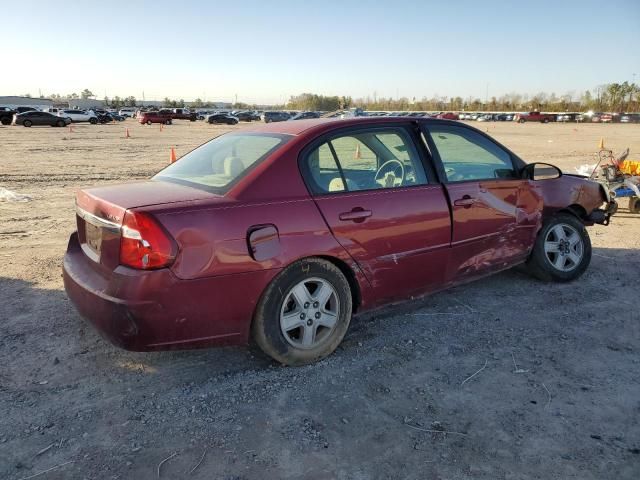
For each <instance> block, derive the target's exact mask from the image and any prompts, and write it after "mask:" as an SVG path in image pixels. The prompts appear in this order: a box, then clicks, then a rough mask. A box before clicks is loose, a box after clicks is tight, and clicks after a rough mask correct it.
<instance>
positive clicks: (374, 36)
mask: <svg viewBox="0 0 640 480" xmlns="http://www.w3.org/2000/svg"><path fill="white" fill-rule="evenodd" d="M0 18H1V21H0V32H2V38H3V40H2V43H1V44H0V65H2V74H0V95H19V94H23V93H31V94H32V95H38V93H39V91H41V92H42V94H43V95H45V96H46V95H50V94H52V93H60V94H65V93H71V92H78V93H79V92H80V91H81V90H82V89H84V88H89V89H90V90H91V91H93V92H94V93H95V94H97V95H98V97H99V98H102V97H103V96H104V95H105V93H106V95H108V96H110V97H113V96H115V95H120V96H128V95H134V96H135V97H136V98H142V92H143V91H144V94H145V98H146V99H147V100H150V99H163V98H164V97H166V96H168V97H171V98H184V99H185V100H193V99H195V98H197V97H200V98H203V99H205V98H206V99H207V100H227V101H229V100H233V98H234V95H235V94H237V95H238V100H239V101H245V102H249V103H254V102H255V103H275V102H283V101H284V100H286V99H288V98H289V96H290V95H294V94H298V93H302V92H314V93H321V94H327V95H351V96H352V97H354V98H357V97H366V96H367V95H368V96H370V97H373V95H374V92H375V93H376V94H377V96H378V97H382V96H392V97H396V95H399V96H405V97H409V98H411V97H414V96H415V97H416V98H418V99H419V98H422V97H431V96H433V95H436V94H437V95H440V96H454V95H460V96H462V97H463V98H466V97H468V96H475V97H478V98H481V99H484V97H485V95H486V93H487V85H488V93H489V96H490V97H491V96H493V95H495V96H500V95H501V94H504V93H508V92H514V91H515V92H519V93H529V94H535V93H538V92H540V91H546V92H548V93H551V92H555V93H556V94H557V95H562V94H565V93H567V92H569V91H576V92H580V91H582V90H585V89H593V88H594V87H595V86H597V85H600V84H604V83H609V82H616V81H617V82H622V81H624V80H628V81H632V80H633V79H634V76H633V74H634V73H635V74H637V75H636V76H635V80H636V83H640V0H609V1H607V2H602V1H594V0H575V1H574V0H555V1H547V0H537V1H533V2H532V1H519V0H514V1H506V0H505V1H491V0H480V1H462V0H461V1H456V0H448V1H442V0H438V1H428V0H423V1H420V0H392V1H391V0H378V1H364V0H361V1H351V0H338V1H335V0H311V1H305V0H293V1H285V0H255V1H253V0H226V1H204V0H199V1H195V0H193V1H189V0H183V1H176V0H173V1H164V0H154V1H142V0H140V1H132V0H129V1H119V0H109V1H105V2H102V1H75V0H65V1H64V2H60V1H34V0H30V1H9V0H3V1H2V4H1V6H0Z"/></svg>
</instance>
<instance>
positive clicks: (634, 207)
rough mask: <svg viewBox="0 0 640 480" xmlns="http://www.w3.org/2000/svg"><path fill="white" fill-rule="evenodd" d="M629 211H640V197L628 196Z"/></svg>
mask: <svg viewBox="0 0 640 480" xmlns="http://www.w3.org/2000/svg"><path fill="white" fill-rule="evenodd" d="M629 212H630V213H636V214H637V213H640V198H638V197H630V198H629Z"/></svg>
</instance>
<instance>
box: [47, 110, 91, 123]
mask: <svg viewBox="0 0 640 480" xmlns="http://www.w3.org/2000/svg"><path fill="white" fill-rule="evenodd" d="M57 115H58V116H59V117H66V118H70V119H71V121H72V122H74V123H78V122H89V123H90V124H91V125H95V124H96V123H98V116H97V115H96V114H95V113H94V111H93V110H89V111H84V110H58V114H57Z"/></svg>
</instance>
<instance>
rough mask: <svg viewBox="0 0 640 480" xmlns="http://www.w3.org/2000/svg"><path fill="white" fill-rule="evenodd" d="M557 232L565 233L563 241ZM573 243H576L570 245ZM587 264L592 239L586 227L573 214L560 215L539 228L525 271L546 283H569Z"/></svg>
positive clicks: (582, 271)
mask: <svg viewBox="0 0 640 480" xmlns="http://www.w3.org/2000/svg"><path fill="white" fill-rule="evenodd" d="M559 232H563V233H564V239H560V238H559V234H558V233H559ZM574 235H576V236H577V238H576V237H574ZM574 241H577V242H579V244H578V243H577V244H575V245H573V242H574ZM564 242H569V243H568V244H565V243H564ZM557 249H561V250H563V252H564V253H563V252H559V251H554V250H557ZM589 263H591V239H590V238H589V234H588V233H587V229H586V227H585V226H584V224H583V223H582V222H581V221H580V219H578V218H577V217H575V216H574V215H571V214H570V213H559V214H556V215H554V216H553V217H551V218H549V219H548V220H547V221H545V222H544V224H543V225H542V228H541V229H540V232H538V238H537V239H536V243H535V245H534V247H533V251H532V252H531V256H530V257H529V260H527V268H528V270H529V272H530V273H531V274H532V275H533V276H534V277H536V278H538V279H539V280H542V281H545V282H549V281H555V282H570V281H572V280H575V279H576V278H578V277H580V275H582V274H583V273H584V272H585V270H586V269H587V267H588V266H589ZM562 266H564V268H562Z"/></svg>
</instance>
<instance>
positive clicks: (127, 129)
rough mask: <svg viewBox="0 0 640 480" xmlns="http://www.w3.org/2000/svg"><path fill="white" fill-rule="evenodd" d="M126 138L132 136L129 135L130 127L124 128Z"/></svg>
mask: <svg viewBox="0 0 640 480" xmlns="http://www.w3.org/2000/svg"><path fill="white" fill-rule="evenodd" d="M124 138H131V135H129V128H125V129H124Z"/></svg>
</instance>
